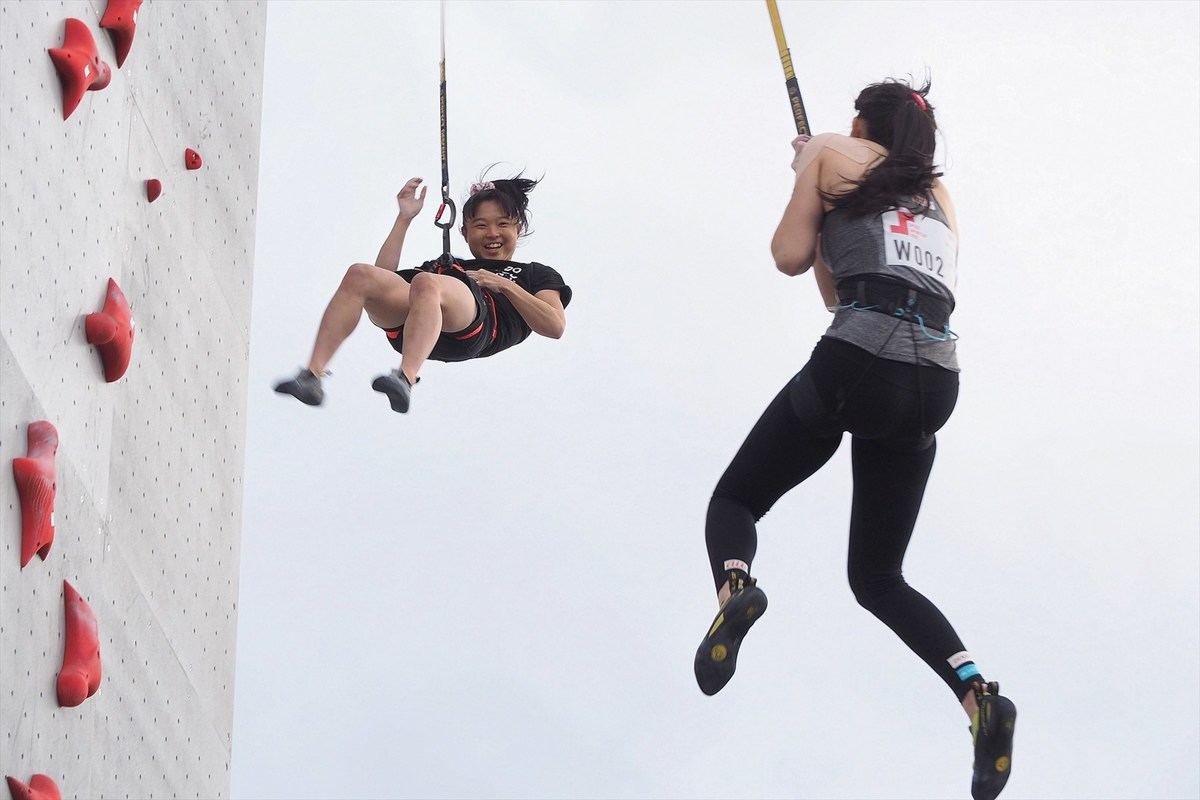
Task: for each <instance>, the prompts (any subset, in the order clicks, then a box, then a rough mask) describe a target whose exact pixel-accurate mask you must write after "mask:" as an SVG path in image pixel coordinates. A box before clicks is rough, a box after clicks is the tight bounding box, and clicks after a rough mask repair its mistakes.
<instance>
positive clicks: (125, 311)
mask: <svg viewBox="0 0 1200 800" xmlns="http://www.w3.org/2000/svg"><path fill="white" fill-rule="evenodd" d="M147 191H149V188H148V187H147ZM156 196H157V195H156ZM150 200H151V202H153V200H154V198H153V197H152V198H150ZM83 331H84V334H85V335H86V336H87V340H88V343H89V344H94V345H96V348H97V349H98V350H99V351H100V360H101V361H102V362H103V363H104V380H106V381H108V382H109V383H112V382H113V381H116V380H120V378H121V376H122V375H124V374H125V370H126V369H128V368H129V357H130V354H131V353H132V352H133V319H132V318H131V312H130V310H129V301H128V300H126V299H125V293H124V292H122V291H121V287H120V286H117V282H116V281H114V280H113V279H112V278H109V279H108V296H107V297H105V298H104V308H103V309H102V310H101V311H100V312H99V313H96V314H88V315H87V316H86V317H84V320H83Z"/></svg>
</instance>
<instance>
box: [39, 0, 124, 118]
mask: <svg viewBox="0 0 1200 800" xmlns="http://www.w3.org/2000/svg"><path fill="white" fill-rule="evenodd" d="M49 52H50V60H51V61H53V62H54V67H55V69H57V70H58V78H59V80H60V81H62V89H63V119H66V118H67V117H69V116H71V112H73V111H74V110H75V109H76V107H77V106H78V105H79V101H80V100H82V99H83V95H84V92H87V91H93V92H95V91H99V90H100V89H103V88H104V87H105V86H108V82H109V81H110V80H112V71H111V70H110V69H109V68H108V64H105V63H104V62H103V61H101V60H100V53H99V52H98V51H97V50H96V40H95V39H93V38H92V32H91V31H89V30H88V26H87V25H84V24H83V22H82V21H80V20H77V19H75V18H74V17H69V18H68V19H67V29H66V33H65V34H64V35H63V44H62V47H52V48H50V50H49Z"/></svg>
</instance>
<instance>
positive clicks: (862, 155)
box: [814, 133, 888, 166]
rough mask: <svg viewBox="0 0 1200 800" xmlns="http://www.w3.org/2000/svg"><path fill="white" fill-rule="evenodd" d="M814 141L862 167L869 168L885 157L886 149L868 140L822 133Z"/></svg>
mask: <svg viewBox="0 0 1200 800" xmlns="http://www.w3.org/2000/svg"><path fill="white" fill-rule="evenodd" d="M816 139H821V140H822V142H821V144H822V145H823V147H824V148H825V149H827V150H829V151H832V152H833V153H835V154H837V155H839V156H843V157H845V158H848V159H849V160H851V161H853V162H854V163H855V164H860V165H862V166H869V165H871V164H874V163H875V162H876V161H879V160H880V159H882V158H885V157H887V152H888V151H887V148H886V147H884V146H883V145H880V144H876V143H875V142H872V141H870V140H868V139H856V138H854V137H853V136H843V135H842V134H840V133H823V134H821V135H820V136H818V137H815V138H814V141H816Z"/></svg>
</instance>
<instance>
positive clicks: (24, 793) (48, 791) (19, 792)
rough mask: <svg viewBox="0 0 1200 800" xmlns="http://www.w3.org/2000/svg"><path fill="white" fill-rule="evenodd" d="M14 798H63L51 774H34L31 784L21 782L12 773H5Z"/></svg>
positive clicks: (9, 789) (30, 799)
mask: <svg viewBox="0 0 1200 800" xmlns="http://www.w3.org/2000/svg"><path fill="white" fill-rule="evenodd" d="M4 777H5V780H7V781H8V791H9V792H10V793H11V794H12V800H62V795H61V794H60V793H59V791H58V785H57V784H56V783H55V782H54V780H53V779H52V778H51V777H50V776H49V775H42V774H38V775H34V776H33V777H32V778H30V779H29V784H28V785H26V784H24V783H21V782H20V781H19V780H17V779H16V778H14V777H13V776H12V775H5V776H4Z"/></svg>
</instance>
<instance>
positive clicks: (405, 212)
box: [396, 178, 428, 219]
mask: <svg viewBox="0 0 1200 800" xmlns="http://www.w3.org/2000/svg"><path fill="white" fill-rule="evenodd" d="M423 180H424V178H412V179H410V180H409V182H408V183H406V184H404V188H403V189H401V190H400V194H398V195H396V203H397V205H399V206H400V216H401V217H403V218H404V219H412V218H414V217H415V216H417V214H420V213H421V209H422V208H424V207H425V190H426V189H427V188H428V187H425V186H421V182H422V181H423ZM418 188H419V189H420V191H418Z"/></svg>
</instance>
